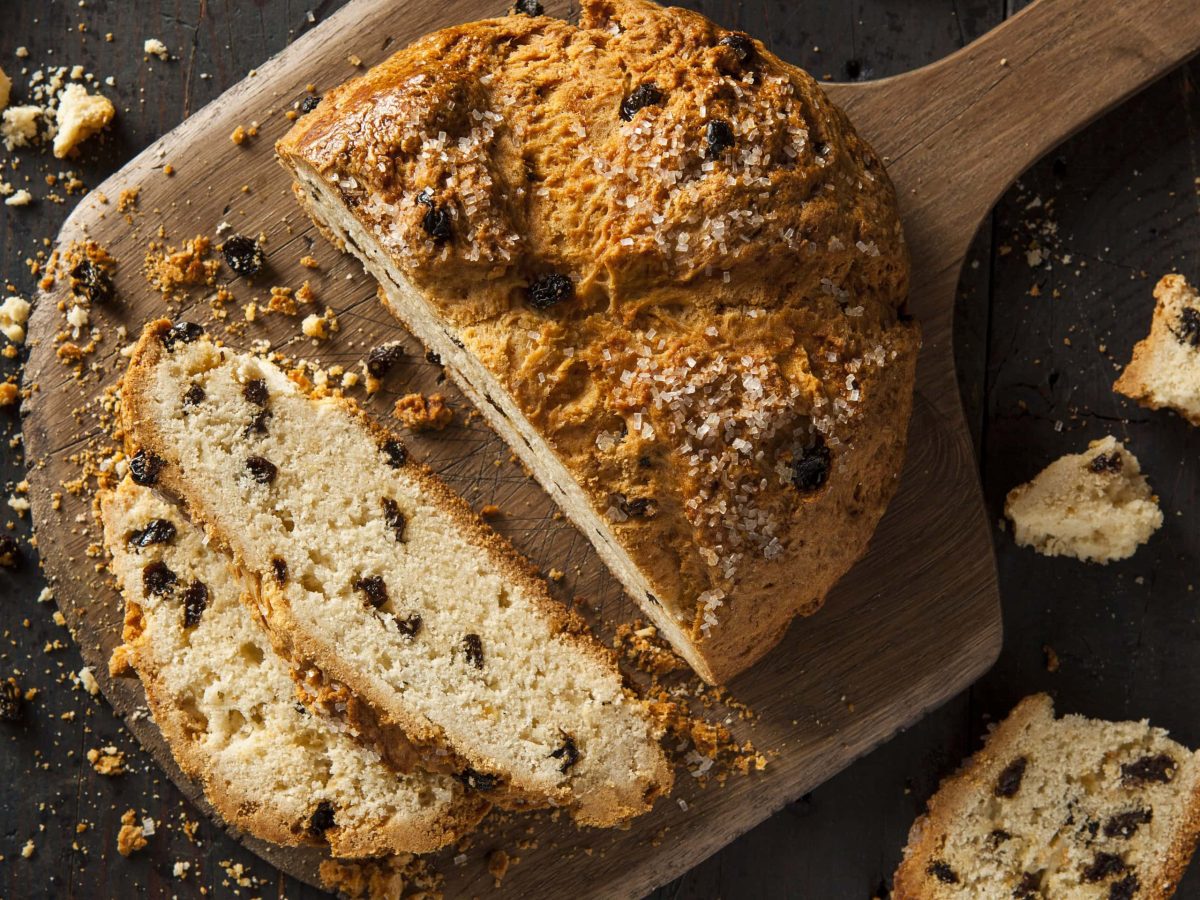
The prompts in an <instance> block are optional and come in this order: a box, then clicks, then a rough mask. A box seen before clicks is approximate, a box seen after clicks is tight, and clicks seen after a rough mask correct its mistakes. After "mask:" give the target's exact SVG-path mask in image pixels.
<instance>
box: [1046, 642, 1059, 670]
mask: <svg viewBox="0 0 1200 900" xmlns="http://www.w3.org/2000/svg"><path fill="white" fill-rule="evenodd" d="M1042 653H1043V654H1045V656H1046V671H1047V672H1051V673H1053V672H1057V671H1058V665H1059V663H1058V653H1057V651H1055V649H1054V648H1053V647H1051V646H1050V645H1049V644H1042Z"/></svg>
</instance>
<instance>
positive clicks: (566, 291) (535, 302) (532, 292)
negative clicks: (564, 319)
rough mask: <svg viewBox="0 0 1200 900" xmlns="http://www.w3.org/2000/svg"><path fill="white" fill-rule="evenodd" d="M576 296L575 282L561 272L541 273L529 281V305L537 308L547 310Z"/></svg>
mask: <svg viewBox="0 0 1200 900" xmlns="http://www.w3.org/2000/svg"><path fill="white" fill-rule="evenodd" d="M573 296H575V282H573V281H572V280H571V279H570V278H569V277H568V276H566V275H563V274H562V273H561V272H551V273H550V274H548V275H539V276H538V277H537V278H535V279H533V281H531V282H530V283H529V289H528V291H527V297H528V299H529V305H530V306H532V307H533V308H534V309H537V310H547V309H549V308H550V307H552V306H554V305H555V304H556V303H561V302H562V301H564V300H570V299H571V298H572V297H573Z"/></svg>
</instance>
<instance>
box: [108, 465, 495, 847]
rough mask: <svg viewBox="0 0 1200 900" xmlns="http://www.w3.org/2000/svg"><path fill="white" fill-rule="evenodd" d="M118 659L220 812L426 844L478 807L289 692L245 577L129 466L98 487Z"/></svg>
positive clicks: (353, 839) (366, 841)
mask: <svg viewBox="0 0 1200 900" xmlns="http://www.w3.org/2000/svg"><path fill="white" fill-rule="evenodd" d="M100 505H101V515H102V518H103V521H104V542H105V546H106V548H107V549H108V552H109V554H110V556H111V559H112V563H111V569H112V573H113V575H114V576H115V577H116V580H117V583H118V586H119V587H120V589H121V592H122V593H123V594H124V597H125V628H124V640H125V644H124V649H123V651H122V652H123V653H124V655H125V659H126V660H127V661H128V662H129V663H131V664H132V665H133V667H134V668H135V669H136V670H137V672H138V675H139V676H140V677H141V680H142V684H143V685H144V686H145V689H146V701H147V703H148V705H149V707H150V711H151V712H152V713H153V715H154V720H155V722H157V723H158V726H159V729H160V730H161V731H162V733H163V737H165V738H166V740H167V744H168V745H169V746H170V748H171V752H172V754H173V755H174V757H175V760H176V762H177V763H178V764H179V767H180V768H181V769H182V770H183V771H184V772H185V773H186V774H187V775H188V776H189V777H191V778H193V779H195V780H196V781H198V782H199V783H200V784H201V785H202V786H203V788H204V793H205V796H206V797H207V798H208V800H209V802H210V803H211V804H212V806H213V808H214V809H215V810H216V811H217V813H218V814H219V815H220V816H221V817H222V818H223V819H224V820H225V821H226V822H228V823H229V824H231V825H234V826H236V827H238V828H240V829H242V830H243V831H246V832H248V833H250V834H253V835H254V836H255V837H259V838H262V839H263V840H267V841H272V842H274V843H276V844H286V845H292V844H300V843H320V842H327V843H328V845H329V848H330V850H331V852H332V853H333V854H334V855H335V856H352V857H361V856H377V855H381V854H391V853H400V852H414V853H423V852H427V851H430V850H435V849H437V848H438V847H441V846H443V845H445V844H447V843H449V842H450V841H453V840H455V839H456V838H457V837H459V836H460V835H461V834H463V833H464V832H465V831H466V830H467V829H469V828H470V827H471V826H473V825H474V824H475V823H476V822H477V821H478V820H479V819H480V817H481V816H482V815H483V813H484V812H485V811H486V809H487V803H486V800H484V799H483V798H481V797H479V796H477V795H476V796H467V795H466V792H465V788H464V787H463V785H462V784H461V783H460V782H458V781H457V780H456V779H454V778H453V777H451V776H450V775H432V774H426V773H424V772H414V773H412V774H408V775H398V774H397V773H396V772H395V771H393V770H392V769H390V768H388V767H387V766H385V765H383V764H382V763H381V762H380V759H379V756H378V755H377V754H375V753H373V752H371V751H370V750H368V749H365V748H364V747H362V746H360V745H359V744H358V743H357V742H355V740H353V739H352V738H351V737H350V736H349V735H348V734H346V733H345V731H344V729H341V728H339V727H336V725H335V724H334V723H330V722H327V721H325V720H324V719H322V718H321V717H319V716H316V715H313V714H312V713H310V712H309V711H308V710H307V709H306V708H305V707H304V706H303V705H302V704H300V703H298V702H297V699H296V692H295V685H294V682H293V680H292V676H291V673H290V672H289V669H288V666H287V665H286V664H285V663H284V661H283V660H281V659H280V658H279V657H278V656H276V655H275V653H274V652H273V651H272V649H271V644H270V642H269V641H268V640H267V636H266V633H265V632H264V631H263V629H262V628H261V627H259V625H258V624H256V623H255V622H254V621H253V620H252V618H251V613H250V611H249V610H248V609H247V608H246V607H245V606H244V605H243V604H242V602H241V595H242V591H243V587H244V586H243V582H242V580H241V579H240V578H239V577H238V576H237V575H236V574H234V573H233V572H232V571H231V569H230V562H231V560H230V558H229V557H228V555H227V554H225V553H223V552H221V551H220V550H218V549H216V548H215V547H213V546H211V545H210V544H209V542H208V540H207V539H206V538H205V536H204V533H203V531H202V530H201V529H200V528H198V527H197V526H196V525H194V524H193V523H192V522H191V521H190V520H189V519H188V518H187V517H186V516H184V515H183V513H182V512H181V511H180V509H179V508H178V506H176V505H175V504H174V503H171V502H169V501H167V500H166V499H164V498H163V497H161V496H159V495H157V494H156V493H155V492H154V491H153V490H152V489H150V488H146V487H139V486H138V485H136V484H134V483H133V482H132V481H130V480H128V479H126V480H125V481H123V482H122V483H121V485H120V486H119V487H118V488H117V489H116V490H115V491H112V492H108V493H105V494H103V495H102V496H101V501H100Z"/></svg>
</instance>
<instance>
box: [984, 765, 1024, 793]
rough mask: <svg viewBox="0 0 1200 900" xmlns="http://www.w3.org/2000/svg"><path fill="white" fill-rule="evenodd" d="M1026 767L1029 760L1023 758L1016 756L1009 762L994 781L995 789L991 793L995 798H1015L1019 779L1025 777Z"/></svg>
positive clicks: (1019, 785)
mask: <svg viewBox="0 0 1200 900" xmlns="http://www.w3.org/2000/svg"><path fill="white" fill-rule="evenodd" d="M1027 765H1029V760H1028V759H1026V758H1025V757H1024V756H1018V757H1017V758H1016V759H1014V760H1013V761H1012V762H1010V763H1009V764H1008V765H1007V766H1005V767H1004V771H1003V772H1001V773H1000V776H999V777H998V778H997V779H996V787H995V788H994V789H993V791H992V792H993V793H994V794H995V795H996V796H997V797H1015V796H1016V795H1017V791H1019V790H1020V789H1021V779H1022V778H1024V777H1025V767H1026V766H1027Z"/></svg>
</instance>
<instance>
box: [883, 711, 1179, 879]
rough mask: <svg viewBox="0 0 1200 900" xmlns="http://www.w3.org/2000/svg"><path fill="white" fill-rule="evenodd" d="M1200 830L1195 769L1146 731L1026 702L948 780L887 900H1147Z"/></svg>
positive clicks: (913, 837)
mask: <svg viewBox="0 0 1200 900" xmlns="http://www.w3.org/2000/svg"><path fill="white" fill-rule="evenodd" d="M1198 828H1200V760H1198V758H1197V756H1196V754H1194V753H1193V752H1192V751H1190V750H1188V749H1187V748H1186V747H1183V746H1181V745H1179V744H1177V743H1176V742H1175V741H1172V740H1170V739H1169V738H1168V737H1167V734H1166V732H1164V731H1163V730H1162V729H1159V728H1151V727H1150V726H1149V725H1147V724H1146V723H1145V722H1101V721H1097V720H1095V719H1087V718H1084V717H1083V716H1074V715H1071V716H1064V717H1063V718H1061V719H1055V718H1054V706H1053V703H1052V701H1051V700H1050V698H1049V697H1048V696H1046V695H1045V694H1039V695H1037V696H1033V697H1027V698H1026V699H1025V700H1023V701H1022V702H1021V703H1020V704H1019V705H1018V706H1017V708H1016V709H1014V710H1013V712H1012V713H1011V714H1010V715H1009V717H1008V718H1007V719H1006V720H1005V721H1004V722H1003V723H1002V724H1001V725H1000V726H999V727H997V728H996V730H995V731H994V732H992V734H991V736H990V737H989V738H988V740H987V743H986V744H985V746H984V748H983V749H982V750H980V751H979V753H977V754H976V755H975V756H974V757H972V758H971V759H970V760H969V761H968V762H967V763H966V765H965V766H964V767H963V769H962V770H961V771H960V772H959V773H958V774H956V775H954V776H953V777H951V778H949V779H947V780H946V781H944V782H943V783H942V785H941V787H939V788H938V792H937V793H936V794H935V795H934V796H933V798H932V799H931V800H930V801H929V808H928V811H927V813H926V814H925V815H924V816H922V817H921V818H920V819H918V820H917V822H916V824H914V825H913V829H912V832H911V834H910V835H909V839H908V846H907V847H906V848H905V851H904V860H903V862H902V863H901V864H900V867H899V869H898V870H897V871H896V878H895V885H894V887H893V893H892V896H893V897H894V898H895V900H975V898H978V900H996V898H1017V900H1038V898H1047V900H1052V898H1080V900H1089V898H1095V900H1155V898H1165V897H1169V896H1171V894H1172V893H1173V892H1174V889H1175V885H1176V884H1177V883H1178V881H1179V879H1180V877H1181V876H1182V875H1183V872H1184V870H1185V869H1186V867H1187V864H1188V860H1189V859H1190V857H1191V854H1192V850H1193V848H1194V847H1195V843H1196V835H1197V829H1198Z"/></svg>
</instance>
